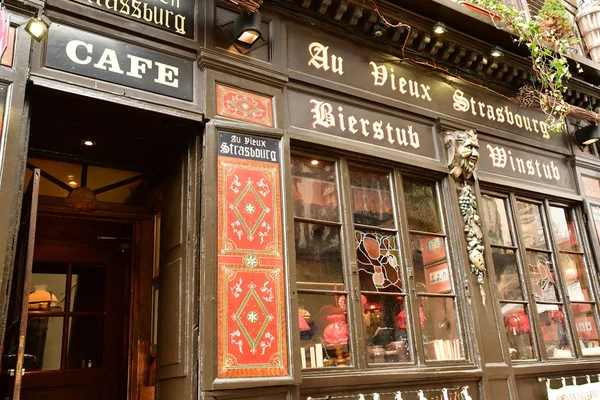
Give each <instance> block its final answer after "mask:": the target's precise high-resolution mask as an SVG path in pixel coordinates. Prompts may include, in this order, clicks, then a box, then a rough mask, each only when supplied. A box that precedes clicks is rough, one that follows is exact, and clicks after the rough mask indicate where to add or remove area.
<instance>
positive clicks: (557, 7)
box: [538, 0, 571, 25]
mask: <svg viewBox="0 0 600 400" xmlns="http://www.w3.org/2000/svg"><path fill="white" fill-rule="evenodd" d="M538 15H539V16H540V17H541V18H550V17H552V16H555V17H559V18H560V20H561V22H563V23H565V24H566V25H570V24H571V22H570V21H569V17H567V9H566V8H565V5H564V4H563V2H562V1H559V0H546V1H545V2H544V5H543V6H542V8H541V9H540V12H539V13H538Z"/></svg>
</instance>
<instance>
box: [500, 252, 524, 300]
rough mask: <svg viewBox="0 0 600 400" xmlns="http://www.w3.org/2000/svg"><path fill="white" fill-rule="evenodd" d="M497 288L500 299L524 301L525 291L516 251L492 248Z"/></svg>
mask: <svg viewBox="0 0 600 400" xmlns="http://www.w3.org/2000/svg"><path fill="white" fill-rule="evenodd" d="M492 257H493V258H494V270H495V271H496V287H497V288H498V296H499V298H500V299H506V300H523V289H522V288H521V280H520V279H519V268H518V266H517V257H516V255H515V251H514V250H509V249H500V248H496V247H493V248H492Z"/></svg>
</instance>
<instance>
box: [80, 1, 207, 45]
mask: <svg viewBox="0 0 600 400" xmlns="http://www.w3.org/2000/svg"><path fill="white" fill-rule="evenodd" d="M72 1H74V2H76V3H81V4H85V5H87V6H91V7H94V8H97V9H100V10H102V11H106V12H109V13H111V14H115V15H118V16H121V17H125V18H128V19H131V20H134V21H137V22H141V23H142V24H146V25H150V26H153V27H155V28H159V29H163V30H165V31H169V32H172V33H175V34H176V35H178V36H183V37H187V38H192V39H193V38H194V15H195V14H194V4H195V3H196V2H195V1H194V0H72Z"/></svg>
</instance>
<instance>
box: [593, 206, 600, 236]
mask: <svg viewBox="0 0 600 400" xmlns="http://www.w3.org/2000/svg"><path fill="white" fill-rule="evenodd" d="M592 218H593V219H594V227H595V228H596V235H597V237H598V238H599V239H600V207H598V206H592Z"/></svg>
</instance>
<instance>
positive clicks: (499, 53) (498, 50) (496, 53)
mask: <svg viewBox="0 0 600 400" xmlns="http://www.w3.org/2000/svg"><path fill="white" fill-rule="evenodd" d="M503 55H504V52H503V51H502V49H501V48H500V47H498V46H494V47H492V51H490V56H492V57H494V58H498V57H502V56H503Z"/></svg>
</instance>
